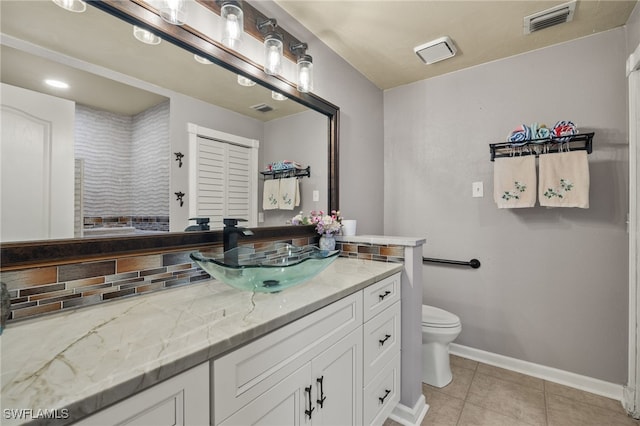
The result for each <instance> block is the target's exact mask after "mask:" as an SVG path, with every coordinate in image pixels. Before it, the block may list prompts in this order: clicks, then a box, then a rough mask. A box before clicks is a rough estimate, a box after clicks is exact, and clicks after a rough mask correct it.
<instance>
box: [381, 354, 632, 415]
mask: <svg viewBox="0 0 640 426" xmlns="http://www.w3.org/2000/svg"><path fill="white" fill-rule="evenodd" d="M451 370H452V371H453V381H452V382H451V383H449V384H448V385H447V386H445V387H444V388H440V389H439V388H435V387H433V386H429V385H426V384H423V385H422V391H423V393H424V395H425V398H426V399H427V404H429V406H430V408H429V411H428V412H427V415H426V416H425V418H424V421H423V422H422V426H471V425H473V426H538V425H540V426H574V425H575V426H618V425H619V426H627V425H628V426H640V421H637V420H633V419H632V418H631V417H628V416H627V415H626V413H625V411H624V409H623V408H622V405H621V404H620V402H619V401H615V400H613V399H609V398H605V397H602V396H598V395H594V394H590V393H587V392H583V391H580V390H577V389H574V388H570V387H567V386H563V385H559V384H556V383H553V382H548V381H546V380H542V379H538V378H535V377H531V376H526V375H524V374H520V373H516V372H514V371H510V370H505V369H502V368H498V367H493V366H491V365H487V364H483V363H480V362H476V361H472V360H469V359H466V358H461V357H458V356H455V355H452V356H451ZM384 426H399V424H398V423H396V422H394V421H392V420H387V421H386V422H385V424H384Z"/></svg>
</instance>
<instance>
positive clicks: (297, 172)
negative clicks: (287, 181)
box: [260, 166, 311, 179]
mask: <svg viewBox="0 0 640 426" xmlns="http://www.w3.org/2000/svg"><path fill="white" fill-rule="evenodd" d="M260 174H262V176H264V178H265V179H267V178H268V176H271V177H272V178H273V179H284V178H291V177H296V178H297V177H305V176H306V177H311V166H307V168H305V169H287V170H273V171H270V172H267V171H264V172H260Z"/></svg>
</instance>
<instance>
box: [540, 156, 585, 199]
mask: <svg viewBox="0 0 640 426" xmlns="http://www.w3.org/2000/svg"><path fill="white" fill-rule="evenodd" d="M539 166H540V186H539V189H538V199H539V201H540V205H541V206H546V207H579V208H582V209H588V208H589V161H588V160H587V152H586V151H571V152H562V153H558V154H542V155H540V163H539Z"/></svg>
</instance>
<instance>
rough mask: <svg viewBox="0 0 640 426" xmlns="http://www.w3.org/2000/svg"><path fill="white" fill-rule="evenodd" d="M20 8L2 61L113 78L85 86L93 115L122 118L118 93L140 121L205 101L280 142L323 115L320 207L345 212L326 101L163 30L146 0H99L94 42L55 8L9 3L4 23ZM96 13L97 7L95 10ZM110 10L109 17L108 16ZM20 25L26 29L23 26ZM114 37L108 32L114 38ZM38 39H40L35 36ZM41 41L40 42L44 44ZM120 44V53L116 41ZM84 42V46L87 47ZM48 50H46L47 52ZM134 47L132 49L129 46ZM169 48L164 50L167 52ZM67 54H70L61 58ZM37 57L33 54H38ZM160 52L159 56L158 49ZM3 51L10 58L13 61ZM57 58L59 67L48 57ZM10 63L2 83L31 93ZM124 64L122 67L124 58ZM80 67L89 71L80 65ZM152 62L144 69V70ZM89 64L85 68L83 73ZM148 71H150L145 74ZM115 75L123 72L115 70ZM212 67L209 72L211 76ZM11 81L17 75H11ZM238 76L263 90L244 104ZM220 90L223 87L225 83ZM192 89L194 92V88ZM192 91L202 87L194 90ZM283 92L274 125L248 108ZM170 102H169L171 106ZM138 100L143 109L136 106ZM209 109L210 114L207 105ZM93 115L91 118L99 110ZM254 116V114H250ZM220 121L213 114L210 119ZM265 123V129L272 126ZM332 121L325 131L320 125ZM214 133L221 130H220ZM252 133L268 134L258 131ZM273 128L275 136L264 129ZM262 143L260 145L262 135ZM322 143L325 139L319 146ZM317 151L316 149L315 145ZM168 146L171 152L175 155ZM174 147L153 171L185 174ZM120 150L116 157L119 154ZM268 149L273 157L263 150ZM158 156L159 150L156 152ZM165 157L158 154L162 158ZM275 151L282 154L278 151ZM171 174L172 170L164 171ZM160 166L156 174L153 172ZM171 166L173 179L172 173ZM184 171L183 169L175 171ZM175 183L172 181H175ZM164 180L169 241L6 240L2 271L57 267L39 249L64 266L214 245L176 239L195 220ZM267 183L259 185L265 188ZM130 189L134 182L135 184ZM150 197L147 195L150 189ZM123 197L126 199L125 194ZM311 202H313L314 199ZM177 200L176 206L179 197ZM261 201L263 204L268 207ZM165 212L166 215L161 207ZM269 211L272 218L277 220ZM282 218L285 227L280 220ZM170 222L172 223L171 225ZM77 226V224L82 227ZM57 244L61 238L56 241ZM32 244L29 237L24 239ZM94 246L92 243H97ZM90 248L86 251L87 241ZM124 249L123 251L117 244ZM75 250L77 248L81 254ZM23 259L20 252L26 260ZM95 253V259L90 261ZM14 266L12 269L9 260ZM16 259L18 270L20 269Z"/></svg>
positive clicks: (196, 38) (212, 46)
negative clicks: (298, 121)
mask: <svg viewBox="0 0 640 426" xmlns="http://www.w3.org/2000/svg"><path fill="white" fill-rule="evenodd" d="M12 3H16V4H20V3H24V4H25V5H23V6H24V7H25V8H26V9H25V10H23V11H21V12H20V11H13V12H12V13H14V14H15V13H24V14H25V15H24V16H23V17H22V18H19V19H13V22H19V23H20V24H19V25H14V26H11V25H9V26H7V25H5V22H3V25H2V31H3V35H2V37H3V39H2V49H3V51H2V55H3V59H5V58H9V57H10V58H18V57H19V56H20V55H22V56H27V54H28V53H31V58H30V60H32V61H35V62H31V63H29V62H27V63H28V64H30V65H28V66H27V69H31V70H32V71H35V70H48V69H51V68H50V65H51V63H53V64H54V65H57V66H59V67H61V66H67V67H69V68H73V69H74V70H75V71H76V72H77V73H80V74H86V75H88V76H89V77H93V78H94V79H95V78H101V79H103V80H104V79H105V78H106V79H107V80H111V82H112V83H113V84H112V86H111V87H110V88H109V89H105V90H104V91H102V92H101V93H100V92H99V91H98V87H101V86H102V83H100V84H99V83H98V82H97V81H95V80H94V81H91V79H89V81H88V82H87V83H86V84H87V85H88V87H91V88H92V89H93V90H90V91H89V92H90V93H93V94H96V93H98V94H99V96H98V97H97V99H98V100H99V101H100V102H102V103H100V102H97V101H95V100H88V99H82V100H78V101H77V102H78V103H80V104H82V105H83V108H84V107H85V106H86V107H89V108H90V109H93V110H98V111H108V112H109V113H111V112H115V111H111V110H110V109H113V108H121V107H115V106H105V105H106V104H107V103H108V102H111V101H110V100H109V99H110V98H111V97H110V96H107V95H109V94H116V95H117V96H116V97H120V98H123V97H124V94H126V95H127V96H128V95H132V94H134V93H135V94H136V95H139V97H138V96H136V97H135V99H134V98H127V99H128V100H127V101H126V102H125V103H124V104H125V105H126V107H127V108H130V109H132V110H133V111H134V112H133V114H134V115H136V114H141V113H142V112H145V111H148V110H149V109H152V110H153V109H154V108H155V109H160V110H162V109H163V108H166V109H171V105H166V104H167V103H168V104H171V103H172V102H171V101H173V100H174V99H178V100H182V99H186V98H189V99H195V100H197V101H198V102H202V105H205V104H206V105H211V106H212V108H214V109H218V111H219V110H222V109H223V110H225V111H227V112H226V114H227V117H228V116H229V115H234V114H235V115H239V114H240V112H238V111H240V110H242V115H243V116H245V115H249V117H250V119H251V120H253V122H254V123H255V122H258V123H263V124H261V126H262V128H261V129H260V130H259V131H258V133H259V134H260V132H262V136H263V137H264V135H265V134H273V135H275V136H274V137H275V138H278V137H279V136H281V135H282V134H286V133H288V129H289V128H293V127H295V125H294V126H290V127H288V128H287V131H285V130H282V128H279V127H278V124H280V122H282V123H287V122H288V121H290V120H291V118H290V117H298V116H305V115H309V116H312V115H316V116H317V117H322V121H321V122H320V123H321V124H319V125H318V124H317V119H316V124H315V125H314V126H315V127H314V128H318V127H320V128H322V130H323V131H324V134H321V135H320V136H316V138H318V137H319V138H320V140H323V139H324V140H326V147H325V153H326V164H325V165H324V167H323V166H317V167H314V168H312V170H314V169H315V170H318V167H320V170H321V172H320V173H317V175H319V176H323V179H324V180H325V182H324V184H325V185H326V193H327V195H326V199H327V202H326V204H324V206H326V207H324V206H322V205H319V206H318V207H319V208H326V209H327V210H331V209H337V207H338V185H337V183H338V173H337V172H338V156H337V149H338V125H339V110H338V108H337V107H335V106H334V105H331V104H330V103H328V102H326V101H324V100H322V99H320V98H319V97H317V96H315V95H312V94H302V93H299V92H297V90H296V89H295V87H294V86H292V85H291V84H290V83H289V82H287V81H285V80H284V79H281V78H279V77H273V76H269V75H266V74H265V73H264V72H263V71H262V69H261V67H260V66H258V65H257V64H255V63H252V62H251V61H249V60H247V59H246V58H244V57H242V56H241V55H239V54H237V53H235V52H233V51H229V50H227V49H226V48H224V47H222V46H221V45H219V44H218V43H217V42H215V41H213V40H210V39H208V38H207V37H206V36H203V35H202V34H200V33H198V31H196V30H195V29H193V28H190V27H188V26H183V27H176V26H173V25H170V24H167V23H165V22H164V21H163V20H162V19H160V18H159V17H158V15H157V14H156V13H155V11H154V10H153V9H150V8H149V7H148V6H147V5H146V4H145V3H142V2H134V1H131V2H130V1H101V2H90V3H89V4H90V6H89V7H88V8H87V12H88V13H90V14H91V15H93V16H90V20H89V19H88V20H85V22H88V23H89V24H84V25H88V26H90V27H91V28H92V29H93V30H95V31H96V32H95V34H97V35H95V36H93V38H91V36H86V37H78V34H81V33H80V32H78V29H77V28H74V27H73V26H72V25H71V24H67V25H62V23H63V22H61V19H74V18H75V17H74V16H73V15H76V14H71V13H68V12H66V11H63V10H60V11H58V10H57V9H58V8H57V6H55V5H54V4H53V2H3V4H2V8H3V10H2V12H3V13H2V16H3V21H4V19H5V17H7V19H10V17H11V16H14V18H15V15H12V14H11V13H5V6H7V5H10V4H12ZM201 3H206V2H205V1H201ZM38 6H47V7H51V8H53V9H51V10H49V11H47V12H46V13H45V16H46V18H48V19H45V20H44V21H42V22H40V23H38V24H35V23H32V24H31V25H25V24H24V23H25V22H28V19H35V18H34V16H35V15H36V11H35V10H30V9H29V8H30V7H31V8H34V7H38ZM92 6H93V7H92ZM105 12H107V13H105ZM52 13H61V14H62V15H60V16H64V17H65V18H56V19H52V18H51V16H52V15H51V14H52ZM20 25H21V26H22V27H20ZM47 25H54V26H56V25H58V26H59V27H58V29H57V30H56V29H55V28H54V29H51V28H47V27H46V26H47ZM133 25H136V26H140V27H143V28H147V29H151V30H153V32H154V33H155V34H158V35H161V37H162V38H163V41H162V43H161V45H163V47H162V48H159V49H158V51H159V52H161V53H160V55H156V56H150V54H149V53H148V52H149V50H150V49H148V50H137V51H133V50H128V49H129V47H128V46H129V45H128V44H127V43H129V40H130V39H132V37H131V35H132V29H133ZM33 29H37V30H38V31H35V32H34V31H32V30H33ZM114 29H116V30H118V29H119V30H120V33H119V35H111V33H110V32H111V31H113V30H114ZM108 31H109V34H110V35H108V36H107V35H106V34H107V32H108ZM34 33H35V35H34ZM51 34H56V37H50V35H51ZM65 36H68V37H75V39H76V41H77V42H76V43H72V42H70V41H69V40H64V37H65ZM38 37H40V38H38ZM118 37H127V42H126V43H125V42H124V41H123V40H119V39H118ZM48 39H56V40H53V41H48ZM79 39H83V40H84V41H86V43H81V42H80V40H79ZM114 41H115V42H116V47H114V45H113V44H112V43H113V42H114ZM48 43H53V44H55V43H57V46H62V47H57V48H56V49H55V50H54V49H53V48H52V47H53V46H52V45H51V44H49V45H48ZM83 44H84V45H85V46H84V47H82V45H83ZM43 45H44V46H43ZM86 45H89V46H91V47H92V49H88V50H87V49H86ZM141 47H142V46H137V47H136V48H137V49H140V48H141ZM151 47H153V48H157V47H158V46H151ZM123 49H125V52H124V53H125V55H124V56H125V57H127V58H129V59H128V60H127V61H124V64H123V63H121V64H120V65H118V66H114V63H113V59H110V57H112V56H117V55H116V54H117V53H123V52H122V50H123ZM131 49H133V48H131ZM160 49H162V50H160ZM60 50H62V51H60ZM53 52H57V53H58V54H60V55H61V57H62V58H63V59H60V57H56V58H49V57H50V56H51V55H53ZM34 53H35V55H33V54H34ZM156 53H157V52H156ZM5 54H6V55H7V56H5ZM194 55H197V56H198V57H199V58H200V59H203V58H204V59H205V60H206V61H204V62H206V63H207V64H202V63H199V62H196V61H195V60H194V59H195V57H194ZM167 58H171V60H170V61H167ZM50 59H52V60H50ZM7 62H10V63H17V62H18V61H17V60H16V61H13V60H11V61H7V60H6V59H5V61H3V68H2V76H3V82H5V77H6V79H7V82H8V83H7V84H10V83H12V84H13V85H18V86H22V87H26V83H24V82H22V83H20V82H16V79H18V77H20V76H22V77H29V74H30V73H29V72H27V71H15V70H14V71H10V70H9V69H8V68H7V69H5V64H6V63H7ZM121 62H122V61H121ZM79 64H81V65H82V66H80V65H79ZM143 65H144V66H143ZM83 67H84V69H83ZM145 67H146V68H145ZM114 68H115V69H114ZM149 69H152V70H155V71H154V72H153V73H152V72H151V71H149ZM205 69H206V71H204V70H205ZM10 75H12V77H10ZM238 76H243V77H248V78H250V79H251V80H253V81H255V82H257V83H258V84H257V85H256V86H255V87H253V88H251V90H252V91H253V95H252V96H253V97H250V98H248V99H245V98H244V97H243V96H244V95H243V96H239V95H238V93H239V92H238V89H240V90H245V93H247V91H246V89H247V88H244V87H240V86H239V85H238V84H237V78H238ZM31 77H32V79H35V76H31ZM185 81H188V82H196V83H197V84H195V85H191V86H189V85H188V84H186V83H185ZM220 83H222V84H220ZM189 87H191V89H190V88H189ZM193 87H195V88H196V89H195V90H194V89H193ZM272 91H275V92H277V93H280V94H283V95H284V96H286V97H287V98H288V99H289V100H288V101H287V102H283V103H278V104H277V105H276V107H275V108H273V109H272V111H270V113H272V116H271V117H270V118H269V119H265V117H264V114H265V113H264V112H260V111H257V110H253V111H249V112H247V111H246V110H247V109H249V108H248V106H249V107H250V106H255V105H261V104H266V105H270V104H274V103H275V102H277V101H274V100H272V98H271V92H272ZM137 99H144V100H143V101H138V100H137ZM168 100H170V101H168ZM138 102H140V103H141V105H137V103H138ZM176 103H177V105H176V107H175V109H176V110H180V111H185V110H188V109H186V108H184V103H182V104H180V103H179V101H177V102H176ZM207 108H208V107H207ZM93 110H92V111H90V112H91V113H93ZM251 114H254V115H253V116H251ZM195 115H196V117H188V118H185V119H184V121H185V122H186V121H195V122H198V117H197V114H195ZM210 115H214V114H210ZM91 117H93V116H92V115H91V114H89V120H92V118H91ZM222 120H225V121H227V122H228V121H229V120H228V119H226V118H222ZM265 123H266V124H265ZM322 123H324V124H322ZM181 124H182V123H180V125H176V124H175V122H174V121H170V124H169V126H170V127H172V130H171V132H172V134H171V136H170V138H174V139H180V138H181V137H184V135H182V134H178V135H177V136H174V135H173V132H174V131H176V132H179V131H181V130H182V129H180V130H176V129H174V128H178V127H181ZM214 126H215V123H214ZM236 127H238V128H246V127H247V126H246V125H245V124H242V121H239V122H238V124H237V125H236ZM254 127H260V126H255V124H254ZM302 127H304V128H307V127H308V126H307V125H302ZM265 129H267V130H265ZM143 133H145V134H150V133H151V132H147V131H144V132H143ZM150 138H151V142H147V143H148V144H150V145H147V146H146V147H145V146H144V145H143V147H142V148H140V149H142V150H143V151H144V152H145V156H147V157H149V156H150V155H149V153H150V152H151V150H157V149H158V148H159V146H162V141H161V140H160V139H161V138H159V137H154V136H151V137H150ZM261 139H262V138H261ZM316 140H317V139H316ZM264 142H265V143H263V147H264V146H265V145H266V144H267V141H266V140H265V141H264ZM316 145H318V144H317V143H316ZM167 148H168V149H167ZM174 148H175V144H173V143H172V142H169V143H168V144H166V143H165V145H164V147H163V148H162V149H163V151H162V153H161V154H158V157H159V159H157V163H156V164H157V165H156V166H155V171H156V172H157V173H159V174H157V175H156V176H161V175H165V176H167V175H171V174H174V175H175V174H177V172H179V171H180V170H179V169H176V165H177V160H178V158H177V157H175V161H176V162H174V157H173V156H174V155H175V152H171V151H175V149H174ZM112 151H113V150H112ZM264 151H267V150H264ZM154 152H156V151H154ZM157 152H159V150H158V151H157ZM274 152H277V150H276V151H274ZM97 157H98V162H100V159H101V158H102V159H103V160H104V156H103V155H98V156H97ZM276 159H281V158H277V157H276V158H273V157H272V158H267V157H266V156H264V155H263V156H262V157H261V159H260V161H261V162H262V164H261V167H263V166H264V164H266V163H268V162H270V161H274V160H276ZM136 167H137V168H142V166H133V168H134V169H135V168H136ZM163 167H164V170H163ZM152 168H154V167H152ZM169 168H170V169H171V172H170V171H169V170H168V169H169ZM176 171H177V172H176ZM110 174H111V175H115V176H120V177H122V176H123V175H124V174H125V173H124V172H116V173H110ZM105 179H106V178H104V177H103V178H98V181H99V182H98V186H97V188H98V192H106V191H104V189H106V188H107V187H108V188H109V189H113V188H114V187H116V186H117V185H116V184H115V183H112V182H106V181H105ZM172 179H173V177H172ZM142 180H143V178H133V180H132V181H130V182H136V181H142ZM161 180H162V179H161V178H160V177H156V178H153V177H152V178H151V181H153V182H154V183H157V184H158V187H157V188H153V189H152V190H150V191H147V192H148V193H150V194H152V195H158V197H157V198H162V199H163V200H164V202H165V204H166V203H167V202H168V204H169V205H170V207H169V210H170V211H169V212H168V214H167V216H170V217H172V218H173V217H174V216H175V217H177V219H176V221H175V223H176V225H177V226H178V227H177V228H173V229H170V230H171V231H174V232H170V233H166V235H159V234H151V235H135V236H117V237H109V238H100V239H96V241H91V242H89V241H88V240H86V239H83V240H78V239H73V240H66V239H65V240H59V239H54V240H51V241H48V242H47V243H46V244H37V243H35V244H34V243H29V242H25V241H21V240H20V239H19V238H16V239H13V240H12V241H13V242H11V243H5V242H1V243H2V263H3V267H6V266H8V265H12V264H16V262H20V264H24V262H33V263H37V262H38V259H41V260H42V259H46V260H48V261H49V260H53V259H50V258H48V257H46V255H38V256H33V253H31V255H30V254H29V253H30V248H33V247H36V246H39V247H42V246H46V247H51V248H52V251H53V250H54V247H55V250H57V253H59V254H58V255H56V258H59V259H62V260H64V259H67V258H72V257H73V258H74V259H79V258H83V257H86V256H88V257H90V256H92V255H94V256H95V255H96V254H97V253H100V255H101V256H106V255H109V254H110V253H116V252H121V251H123V250H124V252H136V251H139V250H142V251H144V250H145V247H146V246H148V245H153V246H154V247H155V248H156V249H161V248H162V247H164V246H169V247H176V246H181V245H183V244H188V245H193V244H199V241H206V242H208V243H209V244H210V243H211V242H215V241H212V238H213V239H214V240H215V239H216V238H217V237H216V233H215V232H214V233H195V234H204V235H194V233H188V234H184V233H182V232H175V231H178V230H180V229H182V227H183V225H186V224H188V222H187V221H188V217H187V216H188V215H187V214H184V213H183V214H182V217H180V216H179V215H175V214H173V210H178V211H179V209H178V208H177V207H176V206H177V205H178V204H177V202H173V197H174V195H173V192H177V190H178V189H180V188H181V185H183V183H180V182H178V183H175V182H173V181H171V182H168V183H166V182H162V183H161V182H160V181H161ZM260 183H261V182H260ZM100 185H102V191H101V190H100ZM131 185H132V184H131V183H130V184H129V186H131ZM142 193H144V191H143V192H142ZM121 198H122V197H121ZM136 198H137V201H139V200H140V197H136ZM309 198H310V197H309ZM176 201H177V200H176ZM86 204H90V203H86ZM106 204H108V205H114V204H115V201H113V199H112V201H109V202H107V203H106ZM137 204H138V205H140V206H148V205H151V204H152V201H144V202H138V203H137ZM260 204H261V203H260ZM163 208H164V210H162V209H163ZM159 210H160V211H161V214H155V213H154V210H152V211H151V212H149V211H146V212H145V211H144V210H143V211H142V212H141V213H140V215H139V216H142V217H143V218H144V217H145V216H148V217H162V216H164V214H162V213H164V212H166V211H167V209H166V205H165V206H164V207H162V208H160V209H159ZM270 214H271V213H269V215H270ZM284 214H285V215H286V217H291V216H293V215H294V214H295V212H288V213H287V212H285V213H284ZM269 215H265V216H266V220H265V221H264V222H261V223H264V224H266V225H273V224H274V222H270V221H269ZM108 216H109V213H108V212H107V213H106V214H105V215H104V216H103V215H102V213H99V212H95V213H91V214H88V215H83V216H82V217H83V223H82V226H85V227H86V225H87V217H89V219H90V218H91V217H95V218H100V219H102V220H104V219H105V217H107V218H108ZM113 216H115V217H118V216H121V215H119V214H114V215H113ZM277 221H280V222H277ZM170 222H171V221H170ZM275 223H283V221H282V220H281V219H280V218H278V219H276V222H275ZM75 226H76V227H77V223H76V225H75ZM280 228H282V229H279V228H278V227H275V228H274V227H273V226H271V227H270V229H269V230H268V231H267V230H265V231H264V232H266V233H274V232H275V233H276V234H278V233H280V234H282V233H287V232H289V231H292V230H291V229H290V228H289V227H280ZM54 238H55V236H54ZM26 239H28V238H25V240H26ZM92 240H93V239H92ZM85 243H86V244H85ZM90 246H91V247H96V248H95V253H93V251H92V250H89V249H88V247H90ZM116 246H117V247H119V248H118V249H115V248H114V247H116ZM74 247H75V249H74ZM18 253H19V254H18ZM92 253H93V254H92ZM7 262H9V263H7ZM12 262H13V263H12Z"/></svg>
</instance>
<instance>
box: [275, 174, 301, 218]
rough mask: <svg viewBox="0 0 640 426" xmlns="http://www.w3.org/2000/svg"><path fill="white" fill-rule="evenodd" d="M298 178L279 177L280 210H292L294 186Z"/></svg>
mask: <svg viewBox="0 0 640 426" xmlns="http://www.w3.org/2000/svg"><path fill="white" fill-rule="evenodd" d="M297 186H298V179H295V178H286V179H280V198H279V203H278V207H280V209H281V210H293V209H294V207H295V205H296V188H297Z"/></svg>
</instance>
